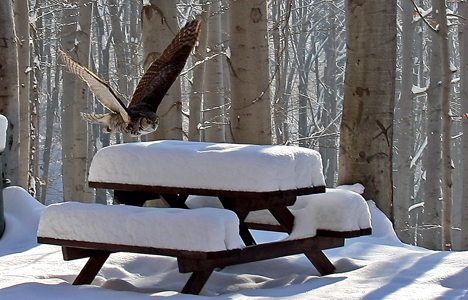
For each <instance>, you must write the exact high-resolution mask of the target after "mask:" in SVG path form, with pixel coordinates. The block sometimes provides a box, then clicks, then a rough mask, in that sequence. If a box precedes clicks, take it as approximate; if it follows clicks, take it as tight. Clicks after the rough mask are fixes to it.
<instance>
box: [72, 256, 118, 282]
mask: <svg viewBox="0 0 468 300" xmlns="http://www.w3.org/2000/svg"><path fill="white" fill-rule="evenodd" d="M110 254H111V252H109V251H97V252H96V254H94V255H93V256H91V257H90V258H89V260H88V262H87V263H86V265H85V266H84V267H83V269H82V270H81V272H80V274H78V276H77V277H76V279H75V281H74V282H73V285H80V284H90V283H91V282H93V280H94V278H95V277H96V275H97V273H98V272H99V270H101V268H102V266H103V265H104V263H105V262H106V260H107V258H108V257H109V255H110Z"/></svg>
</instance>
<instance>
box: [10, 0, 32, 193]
mask: <svg viewBox="0 0 468 300" xmlns="http://www.w3.org/2000/svg"><path fill="white" fill-rule="evenodd" d="M28 2H29V1H28V0H21V1H20V0H16V1H14V3H15V7H14V11H15V30H16V36H17V37H18V39H17V41H18V43H17V46H18V79H19V107H20V124H19V125H20V131H19V140H20V148H19V156H20V158H19V164H20V165H19V176H20V182H19V185H20V186H21V187H23V188H24V189H25V190H28V191H30V192H31V191H34V190H35V187H33V188H32V189H29V179H30V172H29V171H30V170H29V149H30V147H29V144H30V128H31V125H30V124H31V122H30V118H29V77H30V74H31V72H30V66H29V9H28V8H29V3H28Z"/></svg>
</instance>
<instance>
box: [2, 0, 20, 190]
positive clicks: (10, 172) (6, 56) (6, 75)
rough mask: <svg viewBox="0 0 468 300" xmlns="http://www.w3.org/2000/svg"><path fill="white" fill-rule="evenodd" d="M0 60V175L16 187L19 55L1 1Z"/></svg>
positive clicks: (10, 16) (7, 3)
mask: <svg viewBox="0 0 468 300" xmlns="http://www.w3.org/2000/svg"><path fill="white" fill-rule="evenodd" d="M0 57H1V60H0V114H2V115H4V116H6V117H7V118H8V128H7V137H6V148H5V152H4V153H3V155H2V158H3V162H2V163H3V173H4V176H5V178H8V179H10V180H11V183H12V185H19V184H20V176H19V149H20V147H19V143H20V141H19V127H20V121H19V99H18V98H19V87H18V63H17V61H18V56H17V50H16V32H15V27H14V22H13V9H12V7H11V1H0ZM0 180H2V178H1V176H0Z"/></svg>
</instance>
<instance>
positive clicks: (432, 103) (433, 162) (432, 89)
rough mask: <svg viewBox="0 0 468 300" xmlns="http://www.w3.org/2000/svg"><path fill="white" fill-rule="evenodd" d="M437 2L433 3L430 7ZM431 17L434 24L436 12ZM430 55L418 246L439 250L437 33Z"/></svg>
mask: <svg viewBox="0 0 468 300" xmlns="http://www.w3.org/2000/svg"><path fill="white" fill-rule="evenodd" d="M437 1H438V0H433V1H432V4H433V7H436V6H437ZM432 13H433V17H434V18H435V20H438V19H437V18H438V16H437V13H436V11H433V12H432ZM431 38H432V47H431V50H432V53H431V61H430V72H431V73H430V77H431V78H430V85H429V89H428V91H427V121H426V122H427V123H426V132H427V146H426V149H425V150H426V151H425V153H424V168H425V171H426V172H425V173H426V182H425V184H424V216H423V230H422V242H421V246H423V247H425V248H428V249H437V250H439V249H441V247H440V245H441V236H440V227H439V226H440V225H441V222H440V220H441V215H440V211H441V205H440V196H441V193H440V180H441V172H442V166H441V97H442V86H441V85H440V84H439V83H440V82H442V80H443V78H442V77H443V74H442V65H441V55H442V54H441V47H440V38H439V36H438V34H437V33H435V32H431Z"/></svg>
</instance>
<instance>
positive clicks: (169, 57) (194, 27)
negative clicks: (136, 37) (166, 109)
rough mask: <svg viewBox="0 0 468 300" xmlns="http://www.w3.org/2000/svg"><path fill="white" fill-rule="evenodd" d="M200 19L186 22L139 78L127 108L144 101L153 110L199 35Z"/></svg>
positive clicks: (182, 66) (183, 64)
mask: <svg viewBox="0 0 468 300" xmlns="http://www.w3.org/2000/svg"><path fill="white" fill-rule="evenodd" d="M200 24H201V23H200V21H198V20H194V21H191V22H189V23H187V24H186V25H185V26H184V27H183V28H182V29H181V30H180V31H179V33H178V34H177V35H176V36H175V38H174V39H173V40H172V42H171V43H170V44H169V46H168V47H167V48H166V50H164V52H163V53H162V54H161V56H160V57H159V58H158V59H156V60H155V61H153V62H152V63H151V65H150V67H149V68H148V70H147V71H146V72H145V74H144V75H143V77H142V78H141V80H140V82H139V83H138V86H137V88H136V90H135V93H134V94H133V97H132V101H131V102H130V104H129V106H128V108H131V107H132V106H135V105H137V104H138V103H141V102H144V103H145V104H149V105H150V106H151V107H152V108H154V111H156V109H157V108H158V106H159V104H160V103H161V101H162V99H163V98H164V95H166V93H167V91H168V90H169V88H170V87H171V85H172V84H173V83H174V81H175V80H176V78H177V76H179V74H180V72H181V71H182V69H183V68H184V66H185V62H186V61H187V58H188V56H189V55H190V52H191V51H192V49H193V47H195V44H196V43H197V40H198V37H199V36H200Z"/></svg>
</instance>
